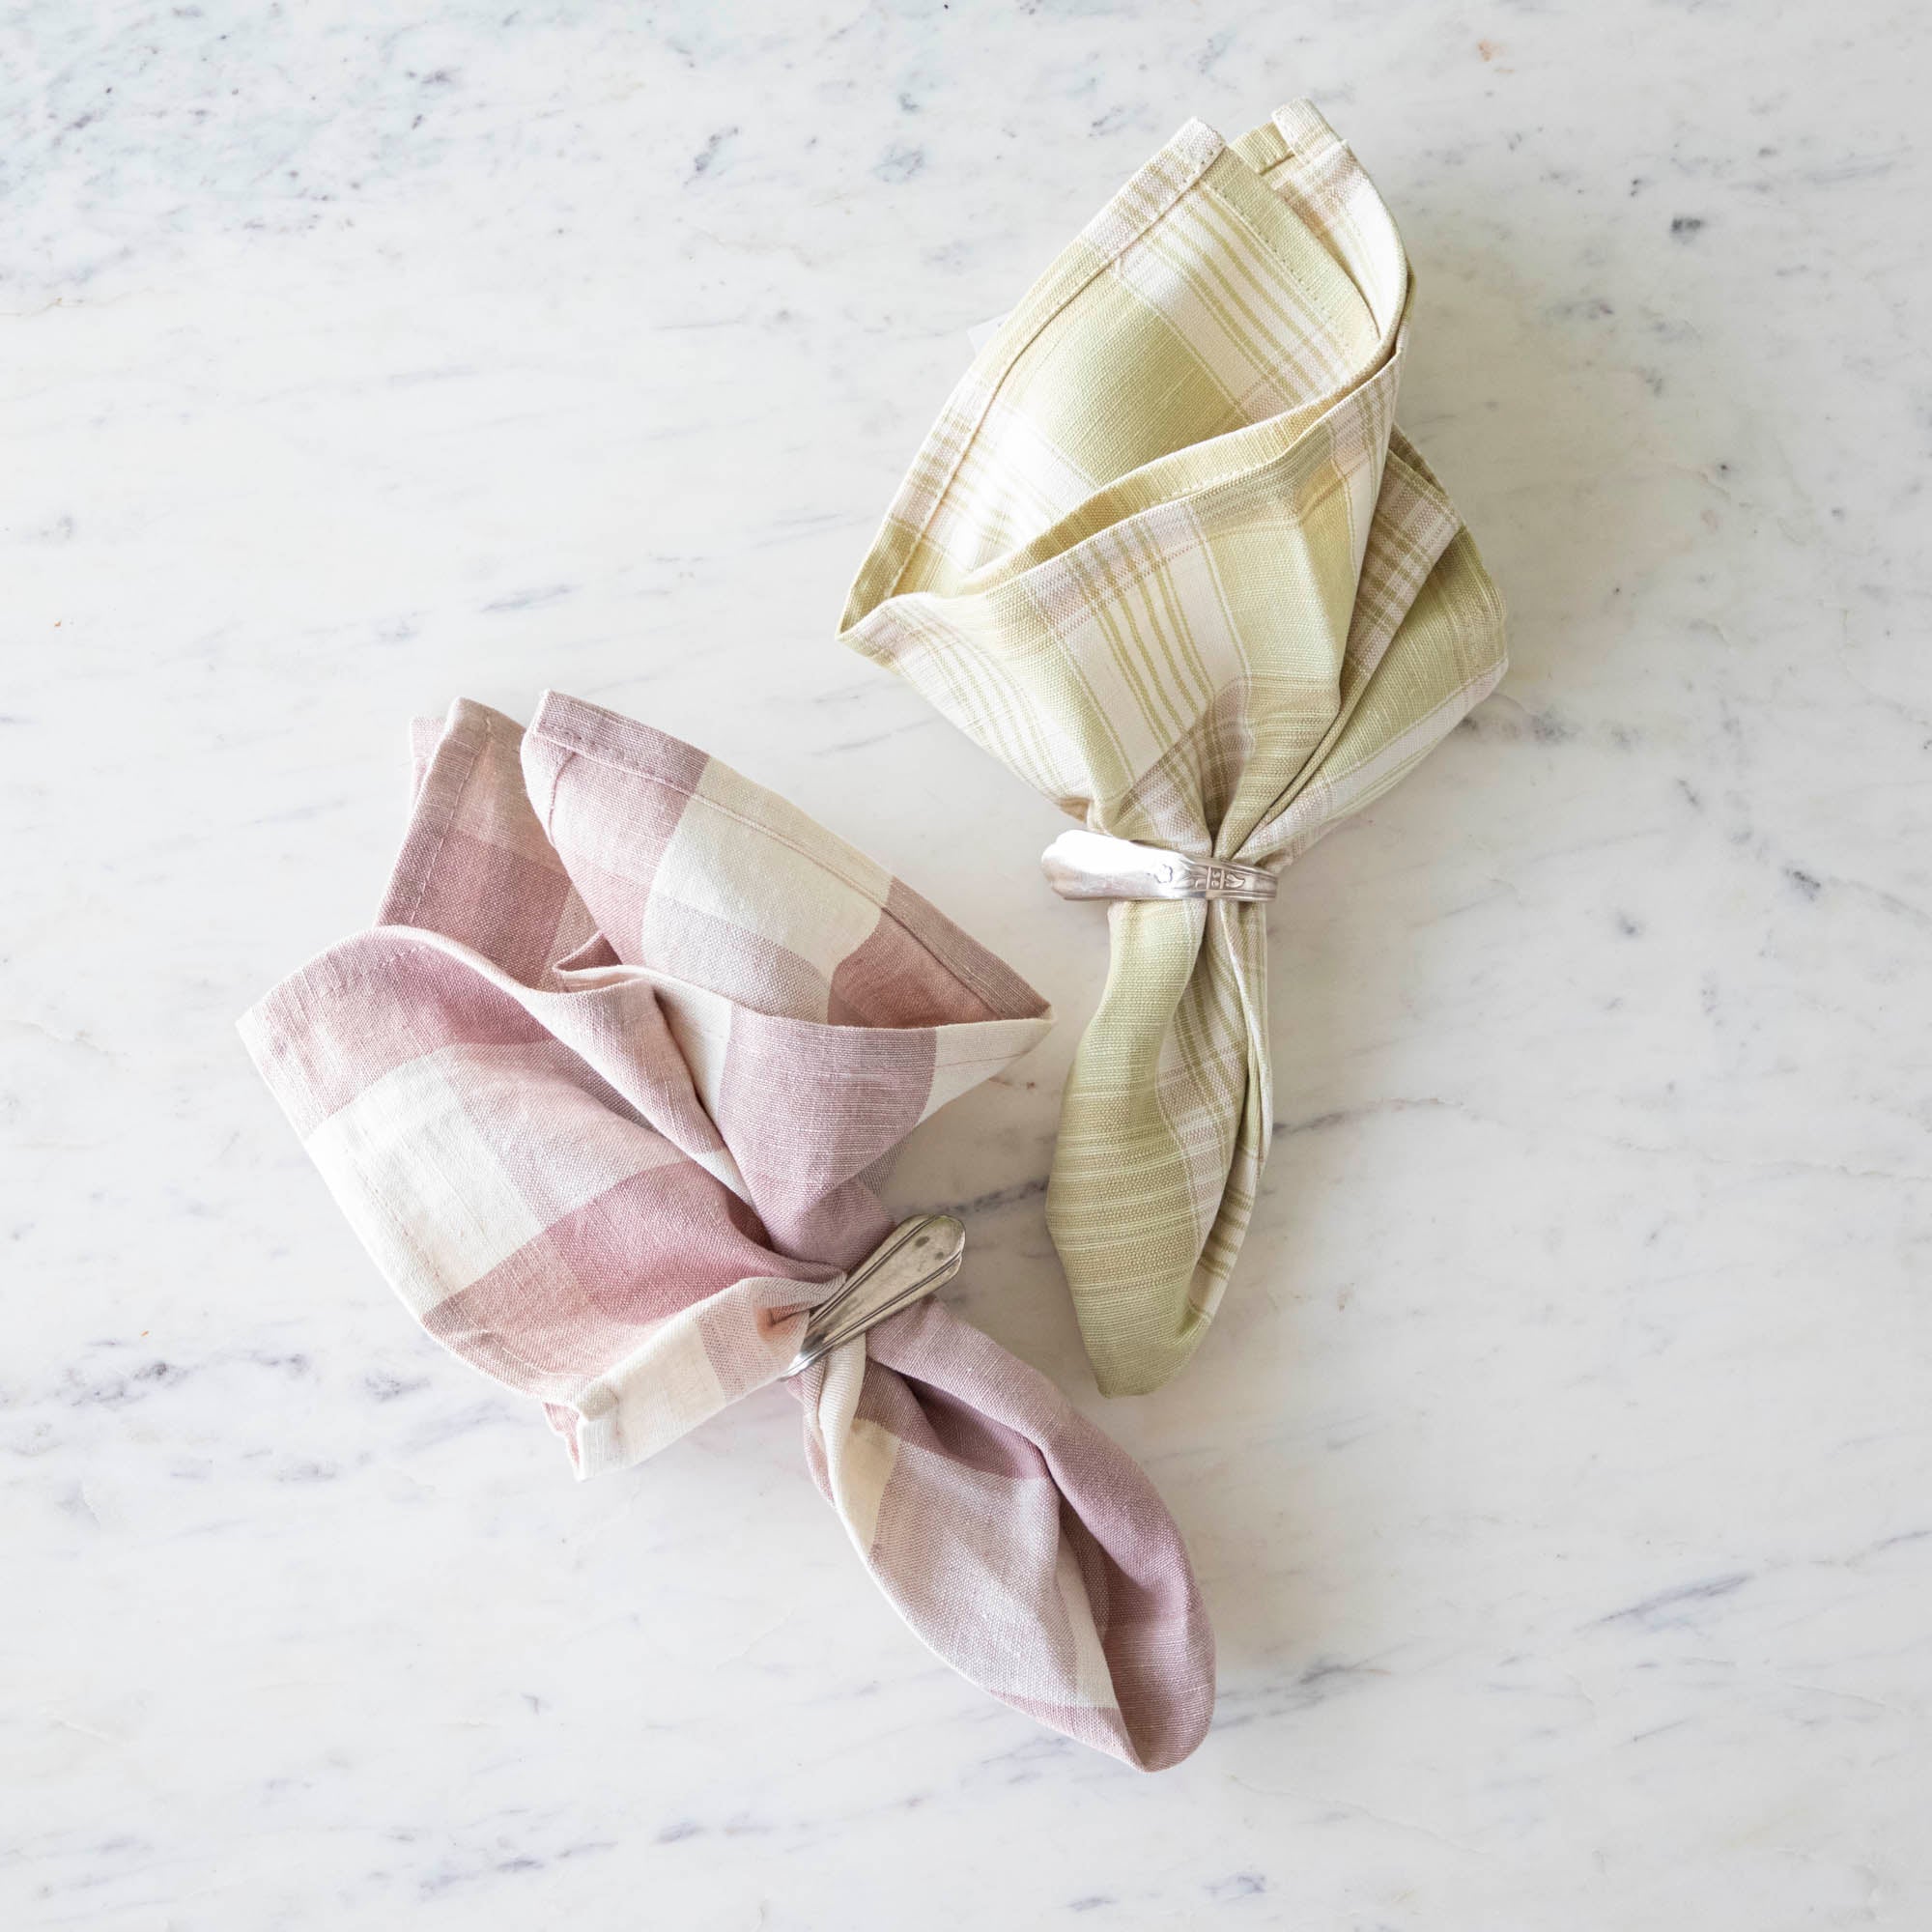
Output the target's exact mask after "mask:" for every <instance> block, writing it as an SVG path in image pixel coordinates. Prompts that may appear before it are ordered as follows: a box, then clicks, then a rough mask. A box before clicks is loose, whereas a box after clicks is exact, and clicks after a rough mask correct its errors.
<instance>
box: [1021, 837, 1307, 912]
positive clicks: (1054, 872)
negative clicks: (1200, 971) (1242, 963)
mask: <svg viewBox="0 0 1932 1932" xmlns="http://www.w3.org/2000/svg"><path fill="white" fill-rule="evenodd" d="M1039 864H1040V869H1041V870H1042V871H1043V872H1045V874H1046V882H1047V884H1048V885H1050V886H1051V887H1052V888H1053V890H1054V891H1055V892H1057V893H1058V894H1059V895H1060V896H1061V897H1062V898H1064V899H1247V900H1251V901H1252V900H1262V899H1271V898H1273V897H1274V895H1275V887H1276V885H1277V884H1278V883H1279V882H1278V881H1277V880H1276V878H1275V875H1274V874H1273V873H1272V872H1265V871H1263V870H1262V868H1261V867H1259V866H1231V865H1230V864H1229V863H1228V862H1227V861H1226V860H1225V859H1190V858H1189V857H1188V856H1187V855H1186V854H1185V853H1184V852H1170V851H1167V850H1166V849H1165V848H1164V847H1162V846H1159V845H1142V844H1138V843H1136V842H1135V840H1133V839H1131V838H1109V837H1108V836H1107V835H1106V834H1105V833H1104V832H1063V833H1062V834H1061V835H1060V837H1059V838H1056V839H1055V840H1054V841H1053V843H1052V844H1051V845H1049V846H1048V847H1047V848H1046V850H1045V851H1044V852H1042V853H1041V854H1040V857H1039Z"/></svg>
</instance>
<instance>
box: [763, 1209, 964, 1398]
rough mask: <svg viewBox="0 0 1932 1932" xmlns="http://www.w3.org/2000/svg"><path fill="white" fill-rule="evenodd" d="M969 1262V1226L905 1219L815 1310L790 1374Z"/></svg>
mask: <svg viewBox="0 0 1932 1932" xmlns="http://www.w3.org/2000/svg"><path fill="white" fill-rule="evenodd" d="M965 1259H966V1229H965V1225H964V1224H963V1223H962V1222H960V1221H958V1220H956V1219H955V1218H954V1217H953V1216H952V1215H951V1214H916V1215H915V1216H914V1217H913V1218H912V1219H911V1220H910V1221H901V1222H900V1223H899V1224H898V1226H897V1227H896V1228H895V1229H894V1230H893V1232H892V1233H891V1234H890V1235H888V1236H886V1238H885V1239H884V1240H883V1241H881V1242H880V1243H879V1245H878V1246H877V1247H876V1248H874V1249H873V1250H872V1252H871V1253H870V1254H869V1255H867V1257H866V1259H865V1260H864V1261H863V1262H861V1263H860V1264H859V1265H858V1266H857V1267H855V1268H854V1269H853V1270H852V1272H851V1273H850V1274H848V1275H847V1276H846V1277H845V1280H844V1284H843V1285H842V1286H841V1287H840V1288H839V1289H838V1292H837V1293H834V1294H832V1295H830V1296H828V1297H827V1298H826V1299H825V1300H824V1301H821V1302H820V1303H819V1304H818V1306H817V1307H816V1308H814V1309H813V1310H812V1311H811V1319H810V1321H808V1322H807V1323H806V1324H805V1338H804V1340H803V1341H801V1342H800V1343H799V1345H798V1353H797V1354H795V1355H794V1356H793V1357H792V1358H791V1367H790V1368H788V1369H787V1370H786V1371H785V1374H786V1375H788V1376H795V1375H797V1374H798V1373H799V1372H800V1371H801V1370H802V1369H809V1368H810V1366H811V1365H812V1363H813V1362H815V1361H817V1360H818V1358H819V1356H821V1355H826V1354H830V1353H831V1351H832V1350H834V1349H836V1348H838V1345H839V1344H840V1343H841V1342H849V1341H851V1340H853V1338H854V1337H855V1336H859V1335H863V1334H864V1333H865V1332H866V1330H867V1328H872V1327H876V1326H877V1325H878V1323H879V1322H881V1321H884V1320H885V1319H886V1317H887V1316H889V1315H896V1314H897V1313H898V1312H899V1310H900V1309H901V1308H910V1307H911V1306H912V1305H913V1303H914V1302H915V1301H919V1300H922V1299H923V1297H924V1296H926V1295H928V1294H930V1293H932V1291H933V1290H934V1289H935V1288H942V1287H944V1286H945V1284H946V1283H947V1282H949V1281H951V1280H952V1277H953V1276H954V1275H955V1274H957V1273H958V1272H959V1264H960V1263H961V1262H963V1261H964V1260H965Z"/></svg>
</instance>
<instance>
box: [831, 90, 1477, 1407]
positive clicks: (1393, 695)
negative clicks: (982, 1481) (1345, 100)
mask: <svg viewBox="0 0 1932 1932" xmlns="http://www.w3.org/2000/svg"><path fill="white" fill-rule="evenodd" d="M1409 286H1410V284H1409V272H1408V264H1407V261H1406V258H1405V256H1404V254H1403V248H1402V242H1401V240H1400V238H1399V237H1398V236H1397V234H1396V229H1395V223H1394V221H1393V219H1392V218H1391V216H1390V214H1389V212H1388V209H1387V207H1386V206H1385V205H1384V203H1383V202H1382V200H1381V197H1380V196H1379V195H1378V193H1377V192H1376V190H1375V188H1374V186H1373V185H1371V184H1370V182H1369V179H1368V177H1367V176H1366V175H1365V174H1364V173H1363V172H1362V169H1361V167H1360V165H1359V164H1358V163H1357V162H1356V160H1355V158H1354V156H1352V155H1351V154H1350V152H1349V150H1348V149H1347V147H1345V146H1344V145H1343V143H1342V142H1341V141H1340V140H1339V139H1338V138H1337V137H1336V135H1335V133H1334V131H1333V130H1332V129H1331V128H1329V127H1328V125H1327V123H1326V122H1324V121H1323V120H1322V119H1321V116H1320V115H1319V114H1317V113H1316V112H1315V110H1314V109H1313V108H1312V107H1310V106H1309V105H1308V104H1307V103H1306V102H1296V103H1294V104H1293V105H1292V106H1289V107H1285V108H1283V109H1282V110H1281V111H1280V112H1279V113H1278V114H1276V115H1275V117H1274V119H1273V121H1272V122H1270V123H1269V124H1268V125H1266V126H1265V127H1263V128H1257V129H1256V130H1255V131H1254V132H1253V133H1251V134H1248V135H1246V136H1245V137H1244V138H1243V139H1241V140H1240V141H1238V142H1236V143H1235V144H1234V145H1233V146H1229V145H1227V144H1226V143H1224V142H1223V141H1222V140H1221V138H1220V136H1219V135H1217V134H1215V133H1214V132H1213V131H1212V129H1210V128H1205V127H1203V126H1202V125H1201V124H1200V123H1199V122H1190V123H1189V124H1188V125H1187V126H1186V127H1185V128H1182V129H1181V130H1180V132H1179V134H1177V135H1176V136H1175V137H1174V139H1173V140H1172V141H1170V142H1169V143H1168V144H1167V146H1166V147H1165V148H1163V149H1162V150H1161V152H1160V153H1159V154H1158V155H1156V156H1154V157H1153V159H1152V160H1151V161H1150V162H1149V163H1148V164H1147V166H1146V167H1144V168H1143V169H1142V170H1141V171H1140V172H1139V173H1138V174H1137V175H1135V176H1134V178H1133V179H1132V180H1131V181H1130V182H1128V183H1127V185H1125V186H1124V187H1123V188H1122V190H1121V191H1120V193H1118V194H1117V195H1116V196H1115V197H1114V198H1113V200H1112V201H1110V202H1109V203H1108V204H1107V206H1106V207H1105V208H1104V209H1102V210H1101V211H1100V213H1099V214H1098V215H1097V216H1095V218H1094V220H1093V221H1091V222H1090V223H1089V224H1088V225H1087V227H1086V229H1085V230H1084V231H1083V232H1082V233H1081V234H1080V236H1079V237H1078V238H1077V239H1076V240H1075V241H1073V242H1072V243H1071V244H1070V245H1069V246H1068V247H1067V248H1066V249H1065V252H1064V253H1063V254H1062V255H1061V256H1060V259H1059V260H1058V261H1056V262H1055V263H1054V264H1053V266H1052V267H1051V268H1050V269H1049V270H1047V271H1046V273H1045V274H1044V275H1043V276H1041V278H1040V279H1039V280H1038V281H1037V282H1036V283H1035V285H1034V286H1033V288H1032V289H1031V290H1029V291H1028V293H1027V295H1026V296H1025V297H1024V298H1023V299H1022V300H1021V301H1020V303H1019V306H1018V307H1017V308H1015V309H1014V310H1013V311H1012V313H1011V314H1010V315H1009V317H1008V318H1007V320H1006V322H1005V323H1004V324H1003V326H1002V327H1001V328H1000V331H999V333H998V334H997V335H996V336H995V337H994V339H993V340H992V341H991V342H990V343H988V344H987V346H986V348H985V349H984V351H983V352H982V353H981V354H980V356H979V357H978V359H977V360H976V361H975V363H974V365H973V367H972V369H971V370H970V371H969V372H968V374H967V376H966V377H965V379H964V380H963V381H962V382H961V383H960V384H959V386H958V387H957V388H956V389H955V390H954V391H953V394H952V398H951V400H950V401H949V402H948V403H947V405H946V408H945V411H944V412H943V413H942V414H941V416H940V418H939V421H938V423H937V424H936V425H935V426H934V428H933V430H932V433H931V434H930V435H929V436H928V437H927V439H926V441H925V445H924V447H923V449H922V450H921V451H920V453H919V457H918V460H917V461H916V462H915V463H914V465H913V468H912V471H911V473H910V474H909V475H908V476H907V478H906V480H905V482H904V484H903V485H902V486H901V487H900V490H899V493H898V496H897V497H896V499H895V501H894V503H893V506H892V508H891V510H890V511H889V512H888V514H887V517H886V523H885V526H884V528H883V529H882V530H881V531H880V533H879V536H878V539H877V541H876V542H875V543H874V545H873V547H872V551H871V554H870V555H868V556H867V559H866V561H865V564H864V565H863V567H862V568H861V570H860V572H859V576H858V581H857V582H856V583H855V585H854V586H853V590H852V595H851V600H850V603H849V604H848V606H847V608H846V611H845V616H844V621H843V627H842V628H843V636H844V640H845V641H846V642H847V643H848V644H850V645H851V646H852V648H853V649H855V650H857V651H859V652H861V653H862V654H864V655H865V656H867V657H869V658H872V659H874V660H876V661H877V662H878V663H880V664H883V665H889V666H891V667H892V668H894V669H895V670H897V671H898V672H900V673H901V674H902V675H903V676H905V677H906V678H908V679H910V680H911V681H912V683H913V684H915V685H916V686H917V687H918V688H919V689H920V690H921V691H922V692H923V693H924V694H925V696H927V697H928V698H929V699H930V700H931V701H932V702H933V703H934V704H935V705H936V706H937V707H938V708H939V709H940V710H941V711H942V712H944V713H945V715H946V716H947V717H949V718H950V719H952V722H953V723H954V724H955V725H958V726H959V727H960V729H961V730H963V731H965V732H966V733H967V734H968V735H969V736H971V737H972V738H974V739H975V740H977V741H978V742H979V743H980V745H982V746H984V747H985V748H986V750H987V751H989V752H991V753H993V754H994V755H995V756H996V757H999V758H1002V759H1004V760H1005V761H1006V763H1007V764H1009V765H1010V766H1011V767H1012V769H1013V770H1014V771H1015V772H1017V773H1018V774H1019V775H1020V776H1021V777H1022V778H1024V779H1026V780H1027V781H1029V782H1030V783H1032V784H1034V785H1037V787H1038V788H1039V790H1041V791H1042V792H1044V793H1045V794H1046V795H1047V796H1048V797H1049V798H1052V799H1054V800H1056V801H1057V802H1058V803H1059V804H1060V806H1061V807H1062V809H1063V810H1066V811H1068V812H1070V813H1071V814H1072V815H1073V816H1074V817H1076V818H1078V819H1080V820H1081V821H1082V822H1083V823H1085V824H1086V825H1088V826H1089V827H1091V828H1092V829H1094V831H1097V832H1104V833H1110V834H1113V835H1114V836H1116V837H1119V838H1133V839H1140V840H1144V841H1146V842H1148V843H1151V844H1155V845H1163V846H1169V847H1172V848H1174V849H1176V850H1178V851H1180V852H1184V853H1187V854H1189V855H1190V856H1193V857H1197V858H1210V857H1211V858H1219V859H1225V860H1232V861H1236V862H1237V863H1240V864H1243V865H1249V866H1264V867H1271V868H1272V867H1281V866H1283V865H1285V864H1286V863H1287V862H1288V861H1289V860H1291V859H1293V858H1295V857H1297V856H1298V855H1299V854H1300V853H1302V852H1304V851H1306V850H1307V849H1308V847H1309V846H1310V845H1312V844H1313V843H1314V842H1315V840H1316V839H1318V838H1321V835H1322V834H1323V833H1324V832H1326V831H1327V830H1328V829H1329V828H1330V827H1331V826H1332V825H1334V824H1335V823H1336V822H1337V821H1338V820H1339V819H1340V818H1342V817H1343V816H1344V814H1346V813H1347V812H1349V811H1351V810H1355V809H1356V808H1357V807H1359V806H1361V805H1364V804H1366V803H1367V802H1368V801H1369V800H1370V799H1372V798H1375V797H1376V796H1377V795H1378V794H1379V793H1380V792H1381V791H1383V790H1385V789H1386V788H1387V787H1388V786H1389V785H1391V784H1393V783H1395V781H1397V780H1398V779H1400V778H1401V777H1402V776H1403V774H1404V773H1406V771H1407V770H1408V769H1409V767H1410V766H1411V765H1413V764H1414V763H1415V762H1416V761H1417V760H1418V759H1419V758H1421V757H1422V756H1423V755H1424V753H1427V752H1428V751H1429V749H1430V748H1431V746H1433V745H1434V744H1435V742H1436V740H1437V739H1439V738H1440V737H1441V736H1442V735H1443V733H1444V732H1446V731H1447V730H1449V729H1450V727H1451V726H1452V725H1455V724H1456V722H1457V721H1458V720H1459V719H1460V718H1461V717H1463V714H1464V713H1465V712H1466V711H1468V709H1469V708H1470V707H1471V706H1472V705H1473V704H1475V703H1476V702H1477V701H1478V700H1479V699H1480V698H1481V697H1483V696H1485V695H1486V694H1487V693H1488V692H1489V691H1490V690H1491V689H1492V687H1493V686H1494V685H1495V683H1496V680H1497V679H1498V678H1499V677H1500V676H1501V675H1502V671H1503V664H1504V657H1503V611H1502V602H1501V599H1500V597H1499V596H1498V594H1497V592H1496V588H1495V585H1494V584H1493V583H1492V582H1491V581H1490V578H1489V576H1488V575H1487V573H1486V572H1485V571H1484V569H1483V565H1482V562H1481V559H1480V558H1479V557H1478V556H1477V554H1476V548H1475V545H1474V544H1473V543H1472V542H1471V541H1470V540H1469V537H1468V535H1467V533H1466V532H1465V531H1464V530H1463V526H1462V523H1461V520H1460V519H1459V518H1458V516H1457V514H1456V512H1455V509H1454V508H1453V507H1452V506H1451V504H1450V502H1449V499H1448V497H1446V496H1444V494H1443V492H1442V488H1441V486H1440V485H1439V484H1438V483H1437V482H1436V480H1435V476H1434V475H1433V474H1431V472H1430V470H1429V468H1428V466H1427V465H1426V464H1425V463H1424V462H1423V461H1422V458H1421V457H1420V456H1419V455H1418V454H1417V453H1416V451H1415V449H1414V448H1413V447H1412V445H1410V444H1409V443H1408V441H1407V440H1406V439H1405V438H1404V437H1403V436H1402V435H1401V434H1400V433H1399V432H1398V431H1397V430H1396V428H1395V401H1396V387H1397V383H1398V380H1399V378H1400V375H1401V369H1402V356H1403V343H1404V334H1405V329H1406V318H1407V314H1408V305H1409ZM1110 917H1111V928H1112V936H1113V960H1112V965H1111V969H1110V971H1109V973H1108V978H1107V985H1106V991H1105V993H1104V995H1103V997H1102V999H1101V1003H1100V1008H1099V1011H1098V1012H1097V1014H1096V1015H1095V1017H1094V1023H1093V1025H1092V1026H1091V1027H1090V1028H1089V1029H1088V1032H1087V1035H1086V1037H1085V1038H1084V1039H1083V1040H1082V1042H1081V1045H1080V1049H1079V1052H1078V1055H1077V1056H1076V1058H1075V1061H1074V1065H1073V1070H1072V1073H1071V1076H1070V1077H1069V1079H1068V1082H1067V1088H1066V1095H1065V1106H1064V1111H1063V1115H1062V1120H1061V1132H1060V1144H1059V1150H1058V1152H1057V1154H1056V1156H1055V1160H1054V1169H1053V1179H1052V1184H1051V1186H1050V1188H1049V1190H1048V1194H1047V1219H1048V1223H1049V1225H1050V1227H1051V1229H1052V1231H1053V1237H1054V1240H1055V1243H1056V1244H1057V1245H1058V1247H1059V1249H1060V1255H1061V1260H1062V1261H1063V1263H1064V1264H1065V1268H1066V1275H1067V1279H1068V1281H1069V1283H1070V1284H1071V1286H1072V1290H1073V1296H1074V1303H1075V1306H1076V1308H1077V1309H1078V1312H1079V1316H1080V1323H1081V1327H1082V1330H1083V1332H1084V1334H1085V1336H1086V1341H1087V1348H1088V1352H1089V1354H1090V1355H1091V1356H1092V1357H1093V1361H1094V1370H1095V1373H1096V1374H1097V1376H1098V1378H1099V1382H1100V1386H1101V1387H1102V1388H1103V1389H1104V1390H1106V1391H1107V1392H1108V1393H1109V1394H1116V1395H1120V1394H1130V1393H1135V1392H1138V1391H1142V1390H1146V1389H1151V1388H1155V1387H1157V1386H1159V1384H1160V1383H1162V1382H1164V1381H1165V1380H1167V1378H1169V1377H1170V1376H1172V1375H1173V1374H1174V1373H1175V1372H1176V1371H1177V1370H1178V1369H1179V1367H1180V1365H1181V1364H1182V1363H1183V1362H1185V1361H1186V1360H1187V1358H1188V1356H1189V1355H1190V1354H1191V1353H1192V1352H1193V1351H1194V1350H1195V1348H1196V1347H1197V1346H1198V1345H1199V1343H1200V1341H1201V1338H1202V1336H1203V1334H1204V1333H1205V1332H1206V1330H1207V1326H1208V1321H1210V1319H1211V1318H1212V1316H1213V1313H1214V1310H1215V1306H1216V1304H1217V1303H1218V1302H1219V1300H1220V1297H1221V1293H1222V1291H1223V1289H1224V1288H1225V1287H1226V1284H1227V1280H1228V1276H1229V1273H1230V1271H1231V1269H1232V1268H1233V1266H1234V1264H1235V1258H1236V1254H1237V1253H1238V1252H1239V1249H1240V1245H1241V1238H1242V1236H1243V1234H1244V1233H1245V1231H1246V1229H1247V1225H1248V1217H1249V1215H1250V1213H1251V1211H1252V1209H1253V1207H1254V1201H1255V1191H1256V1186H1257V1182H1258V1179H1259V1177H1260V1173H1261V1167H1262V1163H1263V1161H1264V1159H1265V1158H1266V1156H1267V1149H1268V1139H1269V1132H1270V1128H1271V1125H1272V1112H1271V1102H1270V1085H1269V1070H1268V1030H1267V972H1266V955H1265V939H1266V929H1265V919H1266V908H1265V907H1264V906H1262V905H1254V904H1237V903H1233V902H1230V901H1226V900H1216V901H1213V902H1204V901H1201V900H1179V901H1176V900H1165V901H1162V900H1145V901H1141V900H1137V901H1117V902H1116V903H1115V904H1114V905H1113V906H1112V908H1111V914H1110Z"/></svg>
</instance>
